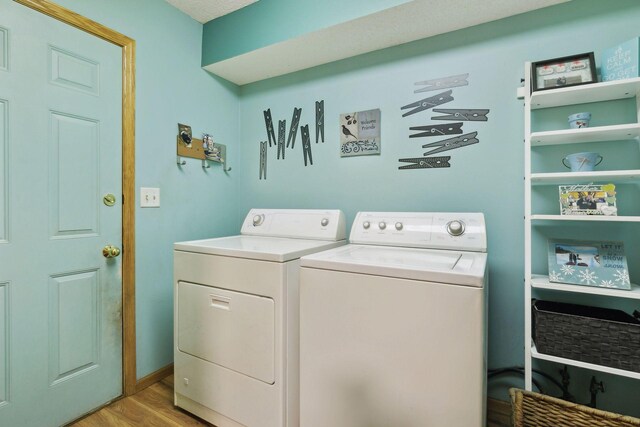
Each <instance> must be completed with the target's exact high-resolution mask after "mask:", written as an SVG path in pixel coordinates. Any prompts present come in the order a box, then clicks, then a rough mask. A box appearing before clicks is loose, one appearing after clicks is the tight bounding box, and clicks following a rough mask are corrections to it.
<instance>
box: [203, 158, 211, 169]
mask: <svg viewBox="0 0 640 427" xmlns="http://www.w3.org/2000/svg"><path fill="white" fill-rule="evenodd" d="M210 167H211V165H210V164H209V163H207V161H206V160H204V159H202V168H203V169H209V168H210Z"/></svg>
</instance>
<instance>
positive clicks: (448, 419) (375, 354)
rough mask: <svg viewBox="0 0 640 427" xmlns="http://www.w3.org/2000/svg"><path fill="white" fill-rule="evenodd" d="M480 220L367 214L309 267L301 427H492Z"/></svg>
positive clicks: (304, 263) (303, 278) (303, 310)
mask: <svg viewBox="0 0 640 427" xmlns="http://www.w3.org/2000/svg"><path fill="white" fill-rule="evenodd" d="M486 247H487V239H486V232H485V223H484V216H483V215H482V214H480V213H393V212H392V213H389V212H384V213H376V212H373V213H371V212H360V213H358V215H357V216H356V219H355V221H354V223H353V227H352V229H351V236H350V244H349V245H346V246H342V247H340V248H336V249H332V250H329V251H326V252H322V253H318V254H313V255H308V256H305V257H303V258H302V259H301V260H300V265H301V269H300V424H301V425H302V426H303V427H327V426H331V427H478V426H483V425H484V424H485V399H486V354H487V352H486V302H487V286H486V279H487V268H486V262H487V254H486Z"/></svg>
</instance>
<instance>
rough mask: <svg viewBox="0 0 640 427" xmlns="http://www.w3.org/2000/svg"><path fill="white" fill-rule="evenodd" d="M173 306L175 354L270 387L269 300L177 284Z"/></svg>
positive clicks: (271, 325) (272, 354)
mask: <svg viewBox="0 0 640 427" xmlns="http://www.w3.org/2000/svg"><path fill="white" fill-rule="evenodd" d="M177 303H178V305H177V306H178V316H177V319H178V328H177V331H178V350H180V351H182V352H184V353H188V354H190V355H192V356H195V357H198V358H200V359H204V360H207V361H209V362H212V363H215V364H217V365H220V366H223V367H225V368H228V369H231V370H233V371H236V372H239V373H242V374H244V375H247V376H250V377H252V378H255V379H257V380H260V381H263V382H265V383H267V384H273V383H274V381H275V373H274V370H275V304H274V301H273V299H271V298H267V297H262V296H256V295H252V294H247V293H242V292H233V291H229V290H225V289H220V288H214V287H210V286H202V285H196V284H193V283H188V282H178V302H177Z"/></svg>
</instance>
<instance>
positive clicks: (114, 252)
mask: <svg viewBox="0 0 640 427" xmlns="http://www.w3.org/2000/svg"><path fill="white" fill-rule="evenodd" d="M118 255H120V249H118V248H116V247H115V246H111V245H107V246H105V247H104V248H102V256H103V257H105V258H115V257H117V256H118Z"/></svg>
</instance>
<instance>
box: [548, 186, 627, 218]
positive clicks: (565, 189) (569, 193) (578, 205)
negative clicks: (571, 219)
mask: <svg viewBox="0 0 640 427" xmlns="http://www.w3.org/2000/svg"><path fill="white" fill-rule="evenodd" d="M558 190H559V192H560V215H605V216H616V215H618V207H617V205H616V186H615V185H614V184H605V185H598V184H586V185H585V184H576V185H560V186H559V187H558Z"/></svg>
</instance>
